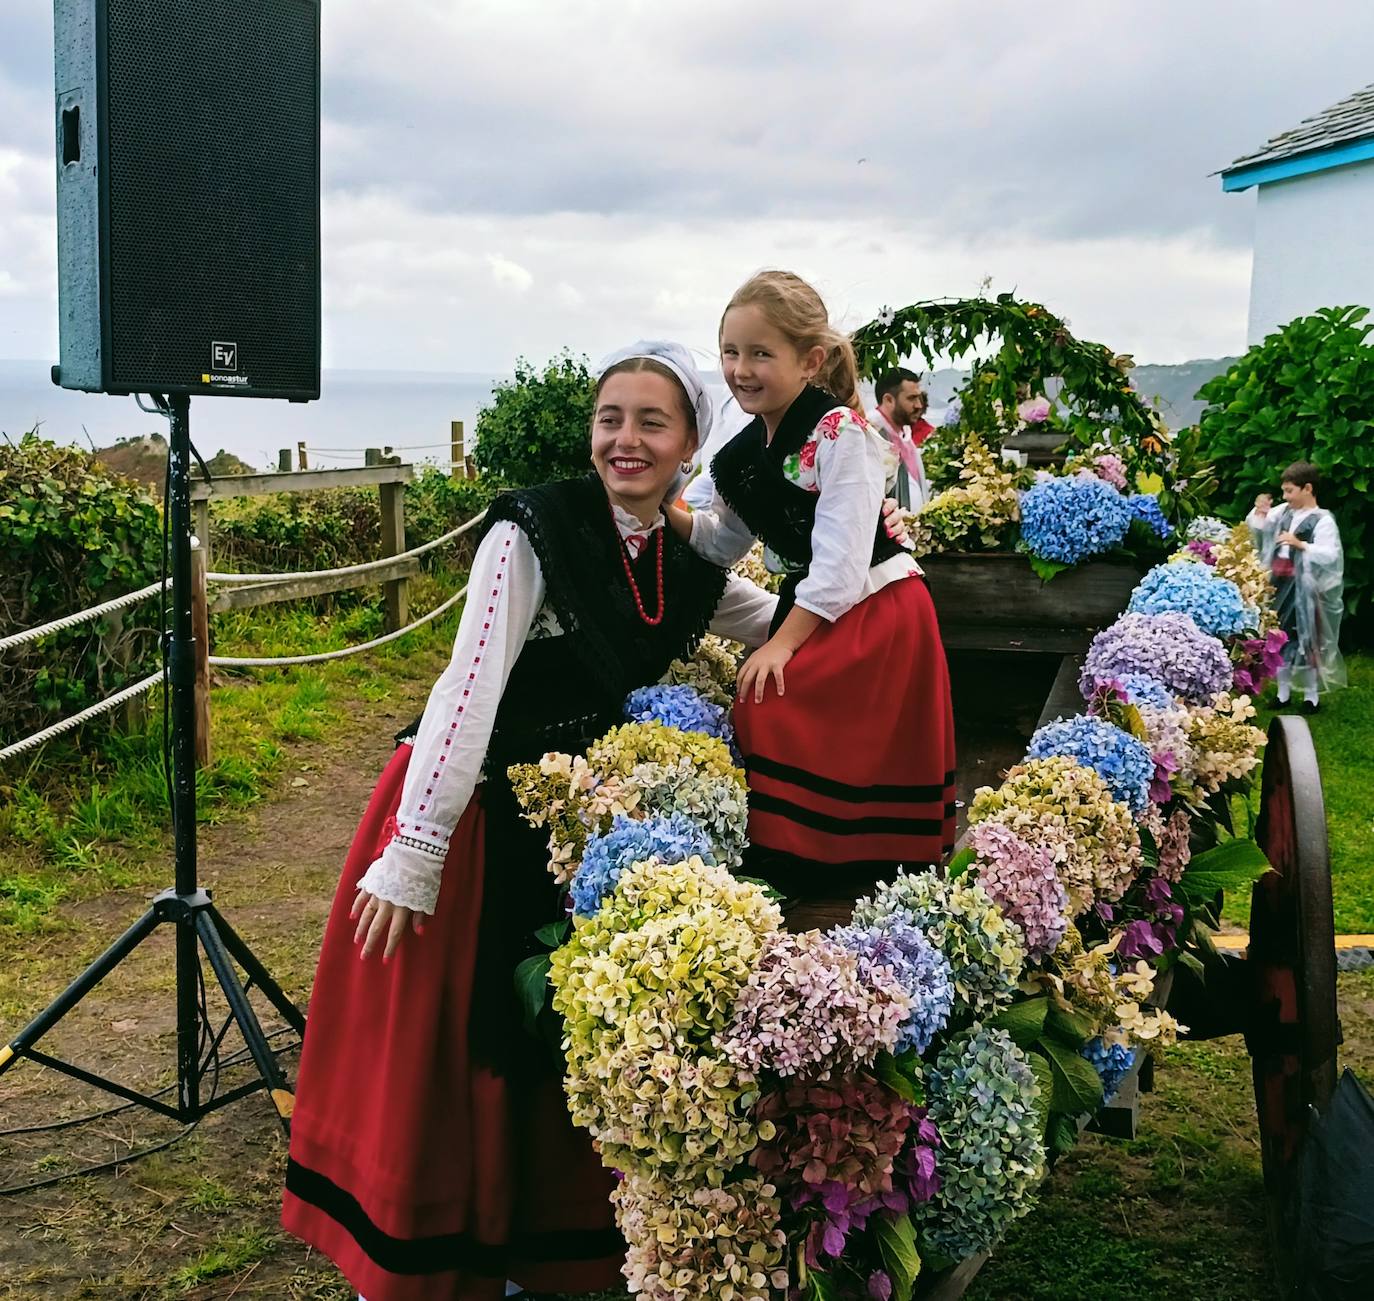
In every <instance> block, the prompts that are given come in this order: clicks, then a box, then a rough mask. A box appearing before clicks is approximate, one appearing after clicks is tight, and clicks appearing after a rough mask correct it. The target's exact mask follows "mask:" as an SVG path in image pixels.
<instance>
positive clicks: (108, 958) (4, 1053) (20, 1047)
mask: <svg viewBox="0 0 1374 1301" xmlns="http://www.w3.org/2000/svg"><path fill="white" fill-rule="evenodd" d="M160 921H161V918H160V917H159V916H158V914H157V912H156V911H155V910H154V909H152V908H150V909H148V911H147V912H146V913H144V914H143V916H142V917H140V918H139V919H138V920H137V921H136V922H135V923H134V924H133V925H132V926H130V927H129V929H128V930H127V931H125V932H124V934H123V935H121V936H120V937H119V938H118V939H117V940H116V941H115V942H114V943H113V944H111V945H110V947H109V948H108V949H106V950H105V952H104V953H102V954H101V955H100V956H99V957H98V958H97V959H96V960H95V961H94V962H92V963H91V965H90V966H89V967H87V968H86V970H85V971H83V972H82V973H81V974H80V975H79V976H78V977H77V978H76V979H75V980H74V981H72V983H71V984H70V985H68V986H67V988H66V989H64V990H63V991H62V993H60V994H59V995H58V996H57V997H56V998H55V999H53V1001H52V1002H51V1003H49V1004H48V1006H47V1007H45V1008H44V1009H43V1010H42V1011H41V1012H40V1013H39V1014H38V1015H37V1016H36V1017H34V1018H33V1020H32V1021H30V1022H29V1023H28V1025H26V1026H25V1027H24V1028H23V1029H22V1030H21V1031H20V1032H19V1033H18V1034H17V1035H15V1036H14V1038H13V1039H11V1040H10V1041H9V1043H8V1044H6V1045H4V1046H0V1073H3V1072H4V1071H5V1070H7V1069H8V1068H9V1067H10V1066H11V1065H13V1064H14V1062H15V1060H16V1059H17V1058H19V1057H22V1056H23V1054H24V1050H25V1049H26V1048H29V1047H31V1046H32V1045H34V1044H36V1043H37V1042H38V1041H39V1040H40V1039H41V1038H42V1037H43V1036H44V1035H45V1034H47V1032H48V1031H49V1030H51V1029H52V1028H53V1026H55V1025H56V1024H57V1023H58V1022H59V1021H60V1020H61V1019H62V1018H63V1017H64V1016H66V1015H67V1013H68V1012H70V1011H71V1010H72V1008H74V1007H75V1006H76V1005H77V1004H78V1003H79V1002H80V1001H81V1000H82V999H83V998H85V997H86V995H87V994H88V993H90V991H91V990H92V989H94V988H95V986H96V985H98V984H99V983H100V982H101V981H102V980H103V979H104V978H105V977H106V976H107V975H109V973H110V972H111V971H113V970H114V969H115V968H116V967H117V966H118V965H119V964H120V963H121V962H123V961H124V959H125V958H126V957H128V955H129V954H130V953H132V952H133V951H134V950H135V949H136V948H137V947H138V946H139V945H140V944H142V943H143V941H144V940H145V939H147V938H148V936H149V935H151V934H152V933H153V931H155V930H156V929H157V927H158V924H159V923H160Z"/></svg>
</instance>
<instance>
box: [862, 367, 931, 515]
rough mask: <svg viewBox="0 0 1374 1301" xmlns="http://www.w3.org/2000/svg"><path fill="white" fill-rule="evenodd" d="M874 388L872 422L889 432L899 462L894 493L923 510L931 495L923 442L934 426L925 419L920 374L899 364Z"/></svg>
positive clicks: (904, 503) (906, 504) (902, 501)
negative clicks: (922, 456) (922, 453)
mask: <svg viewBox="0 0 1374 1301" xmlns="http://www.w3.org/2000/svg"><path fill="white" fill-rule="evenodd" d="M873 391H874V396H875V397H876V398H877V401H878V405H877V406H876V407H875V408H874V409H873V412H872V419H873V423H874V424H875V425H877V427H878V428H879V429H881V430H882V432H883V433H884V434H886V435H887V440H888V442H889V443H890V444H891V445H892V452H893V455H894V456H895V457H896V458H897V461H898V463H899V465H898V470H897V488H896V491H895V494H894V495H895V496H896V498H897V501H898V502H899V503H900V504H901V505H902V506H903V507H905V508H906V509H908V510H920V509H921V507H922V506H924V505H925V504H926V501H927V500H928V499H929V497H930V489H929V486H928V485H927V483H926V472H925V466H924V465H923V464H922V463H921V447H920V444H921V442H923V441H924V440H925V438H926V437H928V436H929V434H930V431H931V428H932V426H931V425H930V424H929V423H928V422H927V421H926V420H925V418H924V417H925V409H926V395H925V393H923V392H922V391H921V377H920V376H919V375H917V374H916V372H915V371H911V370H907V369H905V368H904V367H901V366H899V367H898V368H897V369H896V370H890V371H888V372H887V373H886V374H885V375H880V376H879V377H878V382H877V383H876V384H875V385H874V386H873ZM913 426H915V427H916V428H915V429H913ZM921 426H924V431H923V432H922V433H921V436H920V437H919V438H918V437H917V436H916V432H917V431H919V430H920V429H921Z"/></svg>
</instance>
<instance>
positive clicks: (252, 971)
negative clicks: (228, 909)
mask: <svg viewBox="0 0 1374 1301" xmlns="http://www.w3.org/2000/svg"><path fill="white" fill-rule="evenodd" d="M209 912H210V916H211V918H213V920H214V923H215V926H216V928H217V929H218V930H219V933H220V938H221V939H222V940H223V941H224V947H225V948H226V949H228V950H229V952H230V954H232V955H233V957H234V958H236V959H237V960H238V964H239V966H241V967H242V968H243V969H244V971H246V972H247V973H248V977H249V979H250V980H252V982H253V983H254V984H255V985H256V986H257V987H258V988H259V989H260V990H262V992H263V995H264V997H265V998H266V999H267V1001H268V1002H269V1003H271V1004H272V1006H273V1007H275V1008H276V1009H277V1011H278V1012H280V1013H281V1014H282V1016H284V1017H285V1018H286V1022H287V1024H288V1025H289V1026H290V1027H291V1028H292V1029H293V1030H294V1031H295V1032H296V1033H297V1034H302V1035H303V1034H304V1033H305V1016H304V1014H303V1013H302V1012H301V1010H300V1008H298V1007H297V1006H296V1005H295V1004H294V1003H293V1002H292V1001H291V999H290V997H289V996H288V995H287V993H286V991H285V990H284V989H282V987H281V986H280V985H279V984H277V982H276V981H275V980H273V979H272V977H271V976H270V975H269V974H268V971H267V968H266V967H264V966H263V965H262V963H261V962H259V961H258V957H257V954H255V953H254V952H253V950H252V949H250V948H249V947H248V945H247V944H245V943H244V942H243V938H242V937H241V936H240V935H239V933H238V932H237V931H236V930H235V929H234V928H233V927H232V926H230V925H229V923H228V922H227V921H225V920H224V917H223V916H222V915H221V914H220V912H219V910H218V909H217V908H216V907H215V906H214V905H213V904H211V905H210V909H209Z"/></svg>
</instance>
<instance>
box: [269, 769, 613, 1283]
mask: <svg viewBox="0 0 1374 1301" xmlns="http://www.w3.org/2000/svg"><path fill="white" fill-rule="evenodd" d="M409 758H410V747H409V746H402V747H400V749H398V750H397V752H396V755H395V757H394V758H393V759H392V760H391V762H390V764H388V766H387V768H386V770H385V771H384V772H383V773H382V776H381V779H380V780H379V781H378V783H377V788H376V790H375V791H374V792H373V795H372V799H371V801H370V803H369V804H368V807H367V812H366V813H365V814H364V815H363V820H362V825H361V826H360V827H359V828H358V833H357V835H356V836H355V838H354V840H353V845H352V848H351V849H350V850H349V854H348V861H347V862H346V863H345V865H344V871H343V876H342V878H341V879H340V881H339V889H338V893H337V894H336V895H335V898H334V907H333V910H332V911H331V913H330V916H329V924H328V927H327V929H326V931H325V937H324V946H323V949H322V950H321V953H320V964H319V970H318V972H317V973H316V977H315V988H314V993H313V995H312V997H311V1001H310V1015H309V1020H308V1023H307V1028H306V1034H305V1045H304V1048H303V1051H302V1056H301V1068H300V1080H299V1084H298V1086H297V1091H296V1106H295V1114H294V1116H293V1118H292V1124H291V1155H290V1161H289V1164H288V1169H287V1176H286V1193H285V1197H284V1199H283V1204H282V1224H283V1225H284V1226H285V1227H286V1229H287V1230H288V1231H290V1232H291V1233H293V1234H295V1235H296V1236H297V1237H298V1238H301V1239H303V1240H304V1241H306V1242H308V1243H310V1244H311V1245H312V1246H314V1247H316V1248H318V1249H319V1250H320V1251H322V1252H324V1253H325V1254H326V1255H327V1256H329V1257H330V1258H331V1259H332V1260H333V1261H334V1262H335V1263H336V1264H337V1265H338V1266H339V1268H340V1269H341V1270H342V1271H343V1273H344V1274H345V1275H346V1276H347V1277H348V1280H349V1282H350V1283H352V1284H353V1286H354V1287H356V1288H357V1289H358V1291H359V1292H361V1293H362V1295H363V1296H365V1297H367V1298H368V1301H497V1299H498V1298H501V1297H503V1296H504V1295H505V1286H504V1285H505V1282H506V1280H507V1279H512V1280H514V1281H515V1282H517V1283H520V1284H522V1285H523V1286H525V1287H526V1288H529V1289H531V1290H534V1291H541V1292H542V1291H559V1292H563V1291H566V1292H585V1291H596V1290H600V1289H606V1288H611V1287H614V1286H615V1285H616V1284H617V1282H618V1281H619V1271H620V1264H621V1260H622V1257H623V1243H622V1241H621V1239H620V1236H619V1234H618V1232H617V1231H616V1229H615V1219H614V1214H613V1212H612V1208H611V1204H610V1193H611V1189H612V1187H613V1186H614V1184H613V1177H612V1175H611V1174H610V1173H609V1172H608V1171H607V1170H605V1169H604V1168H603V1167H602V1166H601V1163H600V1161H599V1160H598V1159H597V1157H596V1154H595V1153H594V1152H593V1150H592V1146H591V1140H590V1139H589V1138H588V1136H587V1135H586V1134H585V1133H584V1132H582V1131H580V1130H577V1129H575V1128H574V1127H573V1125H572V1122H571V1121H570V1120H569V1118H568V1113H567V1110H566V1108H565V1106H564V1102H563V1095H562V1090H561V1088H560V1087H559V1082H558V1080H557V1078H556V1076H555V1074H554V1073H553V1072H552V1071H550V1072H548V1073H545V1074H542V1075H540V1076H539V1077H538V1078H537V1079H536V1078H523V1077H521V1076H516V1077H514V1078H506V1077H504V1076H503V1075H500V1074H497V1073H495V1072H493V1071H490V1070H487V1069H485V1068H482V1067H480V1066H478V1065H476V1064H474V1062H473V1061H472V1060H471V1058H470V1053H469V1044H468V1040H469V1036H468V1022H469V1011H470V1008H471V1006H472V1000H473V998H474V996H478V997H480V994H481V991H480V990H475V989H474V980H473V969H474V964H475V959H476V952H477V928H478V918H479V916H480V914H481V904H482V885H483V840H484V834H483V833H484V823H485V819H484V814H483V812H482V810H481V809H480V807H479V804H480V801H479V800H476V799H474V800H473V802H472V805H471V806H470V807H469V809H468V811H467V813H466V814H465V815H464V817H463V820H462V822H461V823H459V825H458V828H457V830H456V831H455V833H454V835H453V839H452V842H451V844H450V848H449V853H448V859H447V861H446V863H445V865H444V885H443V889H442V890H441V891H440V892H439V902H438V909H437V912H436V913H435V915H434V916H433V917H429V918H426V919H425V921H424V933H423V934H422V935H415V934H408V935H407V936H406V937H405V938H404V939H403V940H402V941H401V946H400V948H399V949H398V950H397V952H396V954H395V956H394V957H393V958H392V959H391V961H390V962H388V963H385V964H383V963H382V962H381V960H380V959H379V958H378V957H376V956H375V955H374V956H373V957H371V958H369V959H368V960H367V961H366V962H364V961H361V960H360V959H359V957H358V952H359V950H358V948H357V946H356V945H355V944H354V943H353V931H354V923H353V922H352V921H350V920H349V916H348V914H349V910H350V909H351V907H352V905H353V899H354V896H355V894H356V883H357V881H358V879H359V877H361V876H362V874H363V873H364V872H365V871H366V870H367V867H368V866H369V864H371V863H372V861H373V860H374V859H375V858H376V857H377V855H378V854H379V853H380V852H381V849H382V846H383V845H385V844H386V842H387V840H388V839H389V838H390V835H391V831H392V826H393V825H394V823H393V819H394V816H395V813H396V809H397V806H398V805H399V803H400V799H401V787H402V785H403V783H404V780H405V772H406V765H407V763H408V761H409ZM511 1033H512V1034H520V1033H522V1031H521V1029H520V1027H518V1026H513V1027H512V1028H511Z"/></svg>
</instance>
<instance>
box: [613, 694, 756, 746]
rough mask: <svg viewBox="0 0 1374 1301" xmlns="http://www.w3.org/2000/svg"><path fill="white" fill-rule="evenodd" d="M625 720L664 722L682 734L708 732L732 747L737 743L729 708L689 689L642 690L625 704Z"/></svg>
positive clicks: (630, 696) (666, 725)
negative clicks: (727, 709)
mask: <svg viewBox="0 0 1374 1301" xmlns="http://www.w3.org/2000/svg"><path fill="white" fill-rule="evenodd" d="M625 717H626V719H628V720H629V721H630V722H632V723H662V724H663V725H664V726H665V727H676V728H677V729H678V730H679V731H681V732H704V733H705V734H706V735H707V736H714V737H717V738H719V739H720V740H722V741H724V742H725V744H726V745H729V746H733V745H734V741H735V729H734V728H733V727H731V726H730V717H729V714H728V713H727V711H726V709H725V708H723V707H722V706H720V705H716V704H712V703H711V701H709V700H707V699H705V698H704V697H703V696H702V695H701V693H700V692H698V691H694V690H693V689H692V688H691V687H687V686H664V685H662V684H660V685H658V686H653V687H640V688H639V689H638V690H637V691H632V692H630V695H629V698H628V699H627V700H626V701H625Z"/></svg>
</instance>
